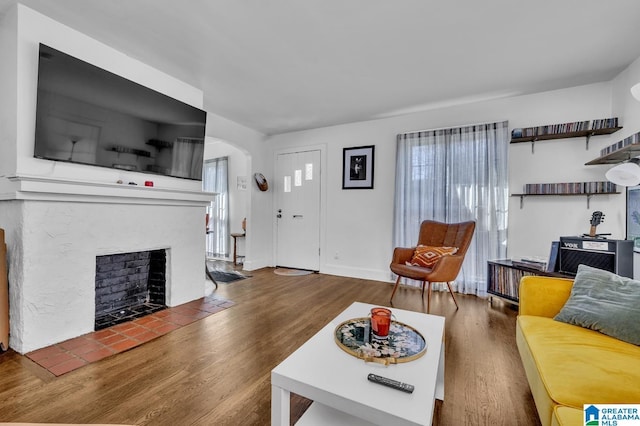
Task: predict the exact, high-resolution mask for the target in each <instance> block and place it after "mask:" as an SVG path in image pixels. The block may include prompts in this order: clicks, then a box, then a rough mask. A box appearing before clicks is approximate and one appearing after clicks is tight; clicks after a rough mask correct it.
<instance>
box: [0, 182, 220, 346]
mask: <svg viewBox="0 0 640 426" xmlns="http://www.w3.org/2000/svg"><path fill="white" fill-rule="evenodd" d="M3 183H4V185H5V186H4V187H3V186H2V184H3ZM198 183H199V182H198ZM3 191H4V193H14V194H16V195H15V198H16V199H14V200H8V201H2V202H0V223H2V224H3V228H4V229H5V230H6V231H7V232H6V237H7V246H8V250H7V251H8V253H10V254H11V256H10V258H9V283H10V286H9V302H10V316H11V323H10V327H11V331H10V340H9V346H10V347H11V348H12V349H14V350H15V351H17V352H19V353H27V352H31V351H33V350H36V349H40V348H43V347H45V346H49V345H52V344H54V343H59V342H62V341H64V340H67V339H71V338H74V337H78V336H81V335H83V334H86V333H90V332H93V331H94V330H95V326H96V264H97V262H98V259H99V258H102V256H106V255H119V254H122V253H137V252H143V251H150V252H154V251H156V250H162V251H164V252H165V257H166V259H165V263H166V264H165V272H164V275H165V283H164V298H165V301H164V303H160V304H162V305H166V306H168V307H173V306H177V305H180V304H183V303H186V302H189V301H191V300H195V299H198V298H201V297H203V296H204V295H205V288H206V286H207V282H206V277H205V273H204V270H203V269H204V264H205V233H204V229H203V228H204V226H203V218H204V216H205V207H206V206H207V205H209V203H210V202H211V200H212V199H213V198H214V196H215V195H214V194H210V193H203V192H202V191H201V190H187V189H172V188H163V187H160V185H159V184H158V185H157V186H155V187H151V188H150V187H144V186H142V185H135V186H134V185H119V184H117V183H94V182H79V181H69V180H62V179H53V178H46V177H15V178H10V179H0V193H2V192H3ZM150 256H151V255H150ZM151 275H153V276H154V277H155V276H156V274H155V273H151ZM136 297H138V296H136ZM151 297H152V295H151V294H150V295H149V298H150V299H149V300H150V301H151ZM153 297H155V295H153ZM114 299H115V297H114ZM154 300H155V299H154ZM153 303H155V302H153ZM109 309H111V308H109ZM115 309H119V311H118V312H120V311H123V310H124V309H120V306H117V307H116V305H113V310H114V311H115ZM125 313H126V312H125Z"/></svg>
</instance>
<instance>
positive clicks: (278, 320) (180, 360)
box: [0, 269, 540, 426]
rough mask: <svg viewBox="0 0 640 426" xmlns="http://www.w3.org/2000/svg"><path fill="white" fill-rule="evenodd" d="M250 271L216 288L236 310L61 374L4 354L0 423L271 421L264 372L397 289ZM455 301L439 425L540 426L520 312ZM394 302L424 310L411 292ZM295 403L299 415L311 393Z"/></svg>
mask: <svg viewBox="0 0 640 426" xmlns="http://www.w3.org/2000/svg"><path fill="white" fill-rule="evenodd" d="M252 275H253V277H251V278H248V279H245V280H242V281H236V282H234V283H231V284H224V283H221V284H220V285H219V286H218V289H217V290H216V292H217V294H218V295H220V296H221V297H225V298H228V299H231V300H233V301H234V302H236V305H235V306H233V307H231V308H229V309H227V310H225V311H223V312H220V313H217V314H215V315H212V316H210V317H207V318H204V319H202V320H200V321H197V322H195V323H193V324H191V325H189V326H186V327H183V328H181V329H179V330H176V331H173V332H171V333H169V334H167V335H165V336H162V337H160V338H157V339H155V340H153V341H151V342H149V343H146V344H144V345H142V346H140V347H137V348H134V349H132V350H130V351H128V352H125V353H122V354H118V355H115V356H112V357H110V358H107V359H104V360H102V361H99V362H97V363H94V364H90V365H88V366H85V367H82V368H80V369H78V370H75V371H72V372H71V373H68V374H65V375H63V376H60V377H57V378H56V377H54V376H53V375H51V374H50V373H48V372H47V371H45V370H43V369H42V368H40V367H39V366H38V365H36V364H34V363H33V362H31V361H30V360H29V359H27V358H26V357H23V356H20V355H18V354H16V353H15V352H13V351H11V350H10V351H8V352H6V353H4V354H1V355H0V422H3V421H4V422H8V421H13V422H69V423H119V424H135V425H268V424H269V423H270V400H271V385H270V371H271V369H272V368H273V367H275V366H276V365H277V364H278V363H280V362H281V361H282V360H283V359H284V358H285V357H287V356H288V355H289V354H290V353H291V352H293V351H294V350H295V349H296V348H298V347H299V346H300V345H301V344H303V343H304V342H305V341H306V340H307V339H308V338H309V337H311V336H312V335H313V334H315V333H316V332H317V331H318V330H319V329H321V328H322V327H323V326H324V325H325V324H326V323H327V322H328V321H329V320H330V319H332V318H333V317H335V316H336V315H337V314H338V313H340V312H341V311H342V310H343V309H345V308H346V307H347V306H349V305H350V304H351V303H352V302H354V301H361V302H366V303H372V304H379V305H388V301H389V296H390V294H391V290H392V285H391V284H387V283H382V282H377V281H366V280H359V279H352V278H343V277H337V276H330V275H321V274H312V275H307V276H301V277H288V276H280V275H276V274H274V273H273V270H272V269H263V270H260V271H253V272H252ZM203 279H204V277H203ZM458 303H459V304H460V309H459V310H458V311H456V309H455V305H454V304H453V301H452V300H451V296H450V295H449V294H448V293H435V294H434V296H433V297H432V312H431V313H432V314H436V315H443V316H445V317H446V330H445V333H446V337H445V342H446V346H445V348H446V349H445V352H446V364H445V401H444V403H442V404H437V405H436V413H435V418H434V424H435V425H441V426H449V425H452V426H460V425H505V426H507V425H508V426H512V425H527V426H529V425H530V426H537V425H539V424H540V423H539V421H538V417H537V413H536V410H535V406H534V403H533V399H532V396H531V392H530V390H529V385H528V384H527V381H526V378H525V375H524V370H523V368H522V365H521V363H520V358H519V356H518V352H517V349H516V345H515V317H516V311H515V310H514V309H513V308H512V307H510V306H509V305H506V304H503V303H502V302H500V301H494V302H493V303H492V304H490V303H489V301H488V300H485V299H481V298H477V297H475V296H466V295H458ZM394 306H395V307H396V308H401V309H408V310H414V311H422V312H424V311H426V302H423V301H422V299H421V297H420V291H419V290H415V289H410V288H401V289H399V290H398V292H397V293H396V296H395V298H394ZM345 356H347V355H346V354H345ZM389 368H393V366H391V367H389ZM292 401H293V402H292V413H293V415H292V416H293V418H297V417H298V416H299V415H300V413H301V412H303V411H304V409H305V408H306V406H307V405H308V401H307V400H305V399H303V398H300V397H295V396H294V397H293V398H292Z"/></svg>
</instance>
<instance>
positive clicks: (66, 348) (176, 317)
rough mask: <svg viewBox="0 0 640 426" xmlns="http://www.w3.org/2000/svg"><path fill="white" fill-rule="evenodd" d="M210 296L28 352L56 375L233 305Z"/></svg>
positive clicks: (30, 356) (34, 359)
mask: <svg viewBox="0 0 640 426" xmlns="http://www.w3.org/2000/svg"><path fill="white" fill-rule="evenodd" d="M233 304H234V303H233V302H232V301H230V300H225V299H220V298H216V297H215V296H213V295H212V296H209V297H205V298H202V299H198V300H194V301H192V302H189V303H185V304H183V305H180V306H176V307H173V308H167V309H165V310H162V311H160V312H155V313H153V314H151V315H148V316H146V317H142V318H138V319H136V320H134V321H131V322H126V323H123V324H118V325H115V326H113V327H109V328H105V329H103V330H100V331H95V332H93V333H89V334H85V335H83V336H80V337H76V338H73V339H70V340H66V341H64V342H61V343H57V344H55V345H52V346H48V347H46V348H42V349H38V350H36V351H33V352H29V353H27V354H26V356H27V357H28V358H30V359H31V360H33V361H35V362H36V363H38V364H39V365H41V366H42V367H44V368H46V369H47V370H49V371H50V372H51V373H53V374H54V375H56V376H60V375H62V374H65V373H68V372H69V371H72V370H75V369H77V368H80V367H82V366H84V365H86V364H89V363H91V362H95V361H99V360H101V359H103V358H106V357H108V356H111V355H114V354H117V353H120V352H123V351H126V350H128V349H131V348H133V347H136V346H138V345H141V344H143V343H145V342H148V341H150V340H153V339H155V338H156V337H159V336H162V335H163V334H167V333H169V332H170V331H173V330H175V329H178V328H180V327H183V326H185V325H188V324H191V323H192V322H195V321H197V320H199V319H202V318H205V317H207V316H209V315H211V314H215V313H216V312H220V311H222V310H224V309H226V308H228V307H231V306H233Z"/></svg>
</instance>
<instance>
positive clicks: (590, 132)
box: [511, 127, 622, 154]
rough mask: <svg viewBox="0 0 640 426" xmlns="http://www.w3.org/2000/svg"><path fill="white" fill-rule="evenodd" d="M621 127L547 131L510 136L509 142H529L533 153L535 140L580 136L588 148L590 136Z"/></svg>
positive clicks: (608, 132)
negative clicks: (557, 131)
mask: <svg viewBox="0 0 640 426" xmlns="http://www.w3.org/2000/svg"><path fill="white" fill-rule="evenodd" d="M620 129H622V127H607V128H603V129H590V130H580V131H577V132H563V133H547V134H541V135H538V134H536V135H533V136H525V137H521V138H512V139H511V143H524V142H531V153H532V154H533V153H534V144H535V142H536V141H544V140H550V139H570V138H580V137H585V138H586V141H585V149H587V150H588V149H589V139H591V137H592V136H599V135H610V134H612V133H615V132H617V131H618V130H620Z"/></svg>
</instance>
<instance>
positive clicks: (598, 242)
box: [559, 237, 633, 278]
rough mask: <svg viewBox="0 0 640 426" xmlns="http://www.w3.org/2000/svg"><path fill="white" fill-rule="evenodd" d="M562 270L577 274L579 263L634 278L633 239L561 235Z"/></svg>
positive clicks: (566, 272) (560, 261)
mask: <svg viewBox="0 0 640 426" xmlns="http://www.w3.org/2000/svg"><path fill="white" fill-rule="evenodd" d="M559 264H560V268H559V269H560V272H562V273H565V274H571V275H575V274H576V272H577V271H578V265H587V266H591V267H593V268H598V269H604V270H605V271H609V272H613V273H614V274H618V275H620V276H623V277H628V278H633V241H631V240H609V239H602V238H590V237H560V260H559Z"/></svg>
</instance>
